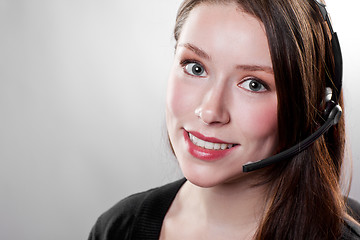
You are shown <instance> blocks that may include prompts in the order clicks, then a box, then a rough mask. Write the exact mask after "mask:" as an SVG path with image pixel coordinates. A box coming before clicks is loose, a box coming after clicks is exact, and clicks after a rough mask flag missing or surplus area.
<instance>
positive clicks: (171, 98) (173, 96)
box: [167, 73, 198, 117]
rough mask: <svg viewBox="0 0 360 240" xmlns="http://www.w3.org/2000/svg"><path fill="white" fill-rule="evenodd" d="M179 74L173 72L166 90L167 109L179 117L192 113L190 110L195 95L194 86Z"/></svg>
mask: <svg viewBox="0 0 360 240" xmlns="http://www.w3.org/2000/svg"><path fill="white" fill-rule="evenodd" d="M178 75H179V74H176V73H175V74H174V73H172V75H171V76H170V78H169V83H168V91H167V111H168V112H169V113H171V115H172V116H174V117H181V116H184V115H188V114H189V113H193V112H194V111H195V110H192V109H193V108H194V107H193V105H194V103H195V102H196V99H197V95H198V94H196V91H194V88H193V87H191V85H189V84H187V83H186V80H184V79H182V78H181V77H180V76H178Z"/></svg>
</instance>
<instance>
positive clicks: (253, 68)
mask: <svg viewBox="0 0 360 240" xmlns="http://www.w3.org/2000/svg"><path fill="white" fill-rule="evenodd" d="M236 69H240V70H244V71H249V72H257V71H262V72H266V73H270V74H274V70H273V68H272V67H269V66H261V65H247V64H245V65H237V66H236Z"/></svg>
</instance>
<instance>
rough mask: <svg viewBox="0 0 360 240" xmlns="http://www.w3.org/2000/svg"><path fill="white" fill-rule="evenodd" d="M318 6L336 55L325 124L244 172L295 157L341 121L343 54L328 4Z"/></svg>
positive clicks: (248, 167)
mask: <svg viewBox="0 0 360 240" xmlns="http://www.w3.org/2000/svg"><path fill="white" fill-rule="evenodd" d="M314 1H315V3H316V4H317V6H318V7H319V9H320V12H321V14H322V17H323V18H324V20H325V21H326V23H327V25H328V27H329V30H330V33H331V35H332V37H331V45H332V50H333V55H334V68H335V69H334V70H335V71H334V76H333V79H332V81H330V79H328V82H327V85H328V86H331V85H334V88H330V89H331V90H332V96H331V99H330V100H329V101H327V102H326V105H327V106H326V108H325V111H324V116H325V119H326V121H325V122H324V124H323V125H322V126H321V127H320V128H319V129H318V130H316V131H315V132H314V133H313V134H311V135H310V136H309V137H307V138H306V139H304V140H302V141H301V142H299V143H298V144H296V145H295V146H293V147H291V148H289V149H287V150H285V151H282V152H280V153H278V154H275V155H273V156H271V157H268V158H265V159H263V160H260V161H257V162H250V163H247V164H245V165H243V172H251V171H255V170H258V169H261V168H264V167H267V166H269V165H272V164H274V163H278V162H280V161H283V160H286V159H290V158H291V157H294V156H295V155H296V154H299V153H300V152H302V151H303V150H305V149H306V148H308V147H309V146H310V145H311V144H313V143H314V142H315V141H316V140H317V139H318V138H319V137H320V136H321V135H323V134H324V133H325V132H326V131H327V130H329V128H330V127H331V126H333V125H336V124H337V123H338V122H339V119H340V117H341V113H342V109H341V107H340V105H339V104H338V101H339V97H340V92H341V87H342V69H343V67H342V56H341V49H340V44H339V40H338V37H337V34H336V33H335V32H334V31H333V29H332V26H331V22H330V19H329V16H328V13H327V11H326V6H325V5H324V4H323V3H321V2H319V0H314Z"/></svg>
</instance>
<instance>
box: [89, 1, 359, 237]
mask: <svg viewBox="0 0 360 240" xmlns="http://www.w3.org/2000/svg"><path fill="white" fill-rule="evenodd" d="M330 30H331V29H330ZM329 32H330V31H329V26H328V24H327V23H325V22H324V19H323V16H322V13H321V12H320V9H319V6H318V4H317V3H316V2H315V1H305V0H286V1H285V0H261V1H252V0H238V1H235V0H228V1H225V0H185V1H184V2H183V3H182V5H181V7H180V9H179V11H178V16H177V21H176V25H175V30H174V36H175V40H176V51H175V59H174V64H173V67H172V70H171V73H170V78H169V85H168V94H167V107H166V123H167V129H168V134H169V139H170V142H171V147H172V149H173V151H174V154H175V155H176V157H177V159H178V162H179V165H180V168H181V170H182V172H183V174H184V176H185V179H182V180H179V181H177V182H174V183H171V184H168V185H166V186H163V187H160V188H157V189H152V190H149V191H147V192H144V193H139V194H136V195H133V196H130V197H128V198H126V199H124V200H122V201H121V202H119V203H118V204H117V205H115V206H114V207H113V208H112V209H110V210H109V211H107V212H106V213H104V214H103V215H102V216H101V217H100V218H99V219H98V222H97V224H96V225H95V226H94V228H93V230H92V232H91V234H90V238H89V239H360V228H359V224H358V223H357V222H356V220H355V219H353V217H355V218H357V217H359V216H360V213H359V212H352V213H348V212H347V210H346V209H347V208H352V209H353V210H354V211H357V210H359V205H358V203H356V202H353V201H347V200H346V199H344V198H343V196H342V194H341V191H340V187H339V181H340V172H341V166H342V162H343V158H344V156H343V155H344V142H345V140H344V139H345V133H344V120H343V118H341V119H340V121H339V123H338V124H337V125H336V126H334V127H331V128H330V129H329V131H328V132H327V133H326V134H325V135H321V136H320V137H319V139H318V140H317V141H315V142H314V143H313V144H311V145H310V146H309V147H308V148H306V149H305V150H304V151H301V152H300V153H297V154H295V156H294V157H291V158H288V159H285V160H283V161H280V162H277V163H274V164H270V165H269V166H267V165H266V166H263V167H261V168H260V169H258V170H256V171H251V172H249V173H246V172H244V171H243V165H245V164H247V163H249V162H257V161H258V160H261V159H264V158H267V157H269V156H272V155H274V154H276V153H279V152H282V151H284V150H286V149H288V148H290V147H291V146H294V145H296V144H297V143H299V142H300V141H302V140H303V139H304V138H306V137H307V136H310V135H311V134H312V133H314V132H315V131H316V130H317V129H319V127H320V126H321V125H322V124H323V123H324V118H326V117H324V115H323V112H324V111H325V109H326V107H327V106H326V103H327V101H326V100H325V99H324V96H325V93H326V88H327V87H328V88H330V89H332V92H333V94H332V95H333V99H334V100H335V101H338V102H339V104H340V105H341V106H342V95H341V94H340V87H341V85H340V87H339V86H338V85H336V81H335V80H334V79H333V76H336V74H338V73H335V71H336V70H334V69H336V68H335V67H334V66H336V63H334V57H333V49H332V46H331V45H332V44H331V43H330V38H331V36H330V34H329ZM335 61H336V59H335ZM327 78H329V80H327ZM334 82H335V83H334ZM334 84H335V85H334ZM350 215H352V216H353V217H351V216H350ZM358 220H359V219H358Z"/></svg>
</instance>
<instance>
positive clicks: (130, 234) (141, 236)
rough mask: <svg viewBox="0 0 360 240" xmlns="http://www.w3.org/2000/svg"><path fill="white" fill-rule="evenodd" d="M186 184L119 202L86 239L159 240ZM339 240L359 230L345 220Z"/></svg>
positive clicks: (355, 211)
mask: <svg viewBox="0 0 360 240" xmlns="http://www.w3.org/2000/svg"><path fill="white" fill-rule="evenodd" d="M185 181H186V179H181V180H178V181H176V182H173V183H169V184H167V185H165V186H162V187H159V188H155V189H151V190H148V191H146V192H142V193H137V194H134V195H131V196H129V197H127V198H125V199H123V200H121V201H120V202H118V203H117V204H116V205H115V206H113V207H112V208H110V209H109V210H108V211H106V212H105V213H103V214H102V215H101V216H100V217H99V218H98V220H97V222H96V224H95V225H94V227H93V229H92V230H91V233H90V235H89V240H115V239H116V240H130V239H131V240H151V239H154V240H155V239H159V236H160V231H161V226H162V222H163V220H164V218H165V215H166V213H167V211H168V209H169V208H170V205H171V203H172V202H173V200H174V198H175V196H176V194H177V192H178V191H179V189H180V187H181V186H182V185H183V184H184V183H185ZM348 208H349V209H351V210H352V216H353V217H354V218H355V219H357V220H358V221H360V204H359V203H357V202H356V201H354V200H351V199H349V201H348ZM341 239H342V240H351V239H360V228H359V227H357V226H356V225H355V224H353V223H351V222H348V221H346V223H345V226H344V231H343V236H342V238H341Z"/></svg>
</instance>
